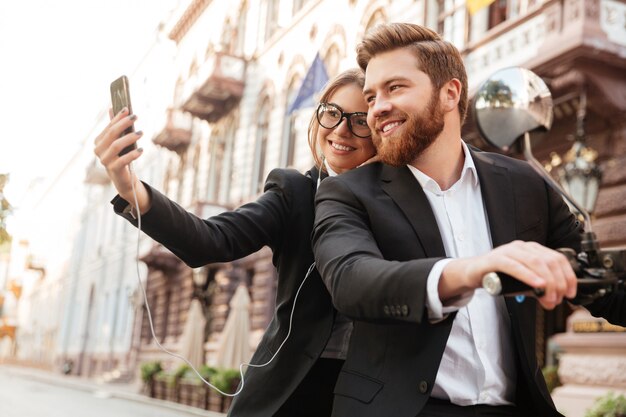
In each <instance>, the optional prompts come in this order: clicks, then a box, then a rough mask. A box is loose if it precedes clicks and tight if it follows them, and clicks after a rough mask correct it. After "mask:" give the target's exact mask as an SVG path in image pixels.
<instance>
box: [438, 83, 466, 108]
mask: <svg viewBox="0 0 626 417" xmlns="http://www.w3.org/2000/svg"><path fill="white" fill-rule="evenodd" d="M462 89H463V86H462V85H461V81H459V80H458V79H456V78H453V79H451V80H450V81H448V82H447V83H445V84H444V85H443V87H441V100H442V106H443V110H444V111H446V112H449V111H452V110H454V109H456V108H457V107H458V105H459V100H460V99H461V90H462Z"/></svg>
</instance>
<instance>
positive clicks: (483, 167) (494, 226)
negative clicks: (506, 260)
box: [470, 150, 516, 248]
mask: <svg viewBox="0 0 626 417" xmlns="http://www.w3.org/2000/svg"><path fill="white" fill-rule="evenodd" d="M470 153H471V154H472V158H473V160H474V164H475V165H476V171H477V172H478V179H479V181H480V191H481V194H482V197H483V203H484V205H485V211H486V213H487V221H488V224H489V231H490V233H491V242H492V243H493V247H494V248H495V247H497V246H500V245H503V244H505V243H509V242H511V241H513V240H515V218H516V213H515V197H514V193H513V186H512V184H511V179H510V178H509V173H508V169H507V168H506V167H504V166H500V165H497V164H496V162H495V161H493V160H492V159H491V158H489V156H488V154H486V153H482V152H474V151H472V150H470Z"/></svg>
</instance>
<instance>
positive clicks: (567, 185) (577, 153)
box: [553, 91, 602, 213]
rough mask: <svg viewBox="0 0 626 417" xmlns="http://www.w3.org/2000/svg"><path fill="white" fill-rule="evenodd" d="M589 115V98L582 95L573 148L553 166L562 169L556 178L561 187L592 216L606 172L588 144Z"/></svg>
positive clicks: (583, 93) (584, 94) (556, 160)
mask: <svg viewBox="0 0 626 417" xmlns="http://www.w3.org/2000/svg"><path fill="white" fill-rule="evenodd" d="M586 112H587V95H586V93H585V92H584V91H583V92H582V93H581V95H580V101H579V105H578V111H577V112H576V136H575V141H574V144H573V145H572V148H571V149H570V150H569V151H568V152H567V153H566V154H565V156H564V157H563V161H562V162H563V163H562V165H561V161H560V158H558V157H556V156H554V155H553V161H554V162H553V164H555V165H560V167H559V168H558V170H557V172H556V174H557V177H558V180H559V183H560V184H561V186H562V187H563V188H564V189H565V191H567V192H568V193H569V195H570V196H571V197H572V198H573V199H574V200H575V201H576V202H577V203H578V204H579V205H580V206H581V207H582V208H584V209H585V210H586V211H587V212H588V213H592V212H593V209H594V207H595V204H596V199H597V197H598V190H599V189H600V180H601V179H602V171H601V170H600V167H599V166H598V165H597V164H596V162H595V160H596V159H597V158H598V152H597V151H596V150H594V149H592V148H589V147H588V146H587V144H586V135H585V116H586Z"/></svg>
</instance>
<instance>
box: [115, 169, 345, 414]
mask: <svg viewBox="0 0 626 417" xmlns="http://www.w3.org/2000/svg"><path fill="white" fill-rule="evenodd" d="M317 176H318V171H317V169H315V168H314V169H312V170H311V171H310V172H309V173H308V175H307V176H305V175H302V174H301V173H299V172H297V171H295V170H291V169H275V170H273V171H272V172H271V173H270V174H269V176H268V178H267V181H266V183H265V193H263V194H262V195H261V196H260V197H259V198H258V199H257V200H256V201H255V202H252V203H249V204H246V205H244V206H242V207H240V208H238V209H237V210H234V211H232V212H225V213H222V214H220V215H217V216H214V217H211V218H209V219H206V220H203V219H200V218H198V217H196V216H194V215H193V214H190V213H188V212H187V211H186V210H185V209H183V208H182V207H180V206H179V205H177V204H176V203H174V202H173V201H171V200H170V199H168V198H167V197H165V196H164V195H163V194H161V193H159V192H158V191H156V190H154V189H152V188H148V189H149V192H150V193H151V195H152V207H151V208H150V210H149V211H148V212H147V213H146V214H145V215H144V216H142V218H141V221H142V229H143V231H144V232H145V233H146V234H148V235H149V236H151V237H152V238H154V239H155V240H156V241H158V242H160V243H161V244H163V245H164V246H165V247H167V248H168V249H169V250H171V251H172V252H173V253H174V254H175V255H177V256H178V257H179V258H180V259H182V260H183V261H184V262H185V263H186V264H188V265H189V266H191V267H199V266H203V265H206V264H207V263H211V262H226V261H231V260H235V259H239V258H242V257H244V256H246V255H249V254H251V253H254V252H256V251H258V250H259V249H261V248H262V247H263V246H265V245H267V246H269V247H270V248H271V249H272V251H273V262H274V265H275V266H276V268H277V269H278V283H277V288H276V292H277V294H276V313H275V315H274V317H273V319H272V321H271V322H270V324H269V326H268V328H267V330H266V331H265V334H264V336H263V338H262V340H261V342H260V343H259V346H258V347H257V350H256V352H255V353H254V355H253V357H252V359H251V360H250V363H253V364H262V363H265V362H267V361H268V360H269V359H270V358H271V357H272V356H273V355H274V353H275V352H276V350H277V349H278V346H279V345H280V344H281V343H282V341H283V340H284V338H285V336H286V335H287V332H288V329H289V316H290V314H291V311H292V307H293V303H294V297H295V295H296V291H297V290H298V287H299V286H300V284H301V282H302V280H303V279H304V277H305V275H306V273H307V270H308V269H309V266H310V265H311V264H312V263H313V252H312V249H311V239H310V236H311V230H312V227H313V219H314V197H315V191H316V180H317ZM113 203H114V208H115V210H116V212H118V213H120V214H121V212H122V211H123V209H124V208H125V207H126V206H127V202H126V201H124V200H122V199H120V198H119V196H118V197H117V198H116V199H114V200H113ZM123 216H124V217H125V218H126V219H127V220H129V221H130V222H132V223H133V224H134V225H135V226H136V225H137V222H136V221H134V220H133V219H132V217H130V215H129V214H124V215H123ZM334 316H335V309H334V308H333V306H332V302H331V299H330V295H329V293H328V291H327V290H326V288H325V286H324V284H323V282H322V280H321V279H320V277H319V274H318V273H317V271H316V270H314V271H313V272H312V274H311V275H310V276H309V278H307V282H306V283H305V284H304V286H303V287H302V290H301V291H300V294H299V296H298V301H297V306H296V309H295V311H294V316H293V326H292V330H291V335H290V336H289V340H288V341H287V343H285V345H284V346H283V347H282V350H281V351H280V353H279V354H278V355H277V356H276V358H275V359H274V361H273V362H272V363H271V364H270V365H268V366H265V367H262V368H252V367H251V368H248V370H247V371H246V374H245V377H244V378H245V384H244V388H243V390H242V392H241V394H239V395H238V396H237V397H235V399H234V401H233V404H232V406H231V408H230V412H229V415H230V416H233V417H234V416H245V417H269V416H272V415H274V414H275V413H276V411H277V410H278V409H279V408H280V407H281V406H282V405H283V404H284V403H285V402H286V401H288V399H289V397H290V395H291V394H292V393H293V391H294V390H295V389H296V387H297V386H298V385H299V384H300V382H301V381H302V379H303V378H304V377H305V375H306V374H307V372H308V371H309V369H311V367H312V366H313V364H314V363H315V361H316V360H317V359H318V358H319V356H320V354H321V353H322V351H323V349H324V347H325V346H326V343H327V341H328V339H329V337H330V334H331V330H332V325H333V320H334ZM335 377H336V376H332V375H329V380H328V381H327V383H328V384H334V383H335ZM327 391H330V389H329V390H327ZM311 401H312V402H313V404H315V401H316V393H315V392H313V393H311Z"/></svg>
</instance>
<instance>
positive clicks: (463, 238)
mask: <svg viewBox="0 0 626 417" xmlns="http://www.w3.org/2000/svg"><path fill="white" fill-rule="evenodd" d="M456 238H457V239H458V240H459V242H463V241H464V240H465V233H459V235H458V236H457V237H456Z"/></svg>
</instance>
